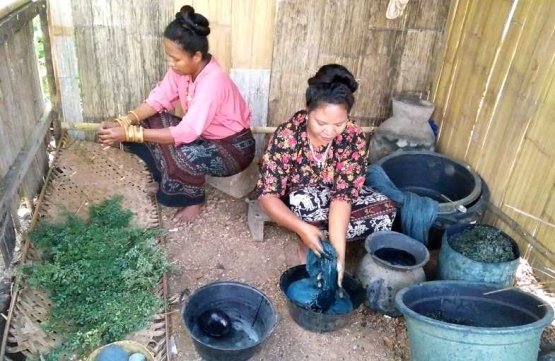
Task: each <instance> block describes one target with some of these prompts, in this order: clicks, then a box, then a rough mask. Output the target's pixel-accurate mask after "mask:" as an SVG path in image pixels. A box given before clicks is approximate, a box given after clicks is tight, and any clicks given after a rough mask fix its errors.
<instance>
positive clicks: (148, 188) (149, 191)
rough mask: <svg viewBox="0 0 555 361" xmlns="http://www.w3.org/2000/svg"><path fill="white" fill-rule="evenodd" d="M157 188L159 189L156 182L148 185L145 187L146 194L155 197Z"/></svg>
mask: <svg viewBox="0 0 555 361" xmlns="http://www.w3.org/2000/svg"><path fill="white" fill-rule="evenodd" d="M159 187H160V185H159V184H158V182H152V183H149V184H148V185H147V186H146V193H147V194H150V195H155V194H156V193H158V188H159Z"/></svg>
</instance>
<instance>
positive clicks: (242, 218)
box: [162, 188, 555, 361]
mask: <svg viewBox="0 0 555 361" xmlns="http://www.w3.org/2000/svg"><path fill="white" fill-rule="evenodd" d="M174 212H175V210H173V209H167V208H165V209H163V211H162V217H163V222H164V226H165V228H166V229H167V230H168V236H167V245H168V253H169V257H170V259H171V261H172V262H173V263H174V264H175V266H176V268H177V271H176V272H175V273H173V274H170V275H169V292H170V295H176V294H179V293H180V292H181V291H182V290H184V289H189V290H190V291H191V292H194V291H195V290H196V289H197V288H199V287H201V286H204V285H206V284H208V283H211V282H214V281H220V280H234V281H239V282H244V283H247V284H249V285H251V286H254V287H256V288H258V289H259V290H261V291H262V292H264V293H265V294H266V295H267V296H268V297H269V298H270V300H271V301H272V303H273V304H274V306H275V307H276V309H277V311H278V313H279V316H278V325H277V327H276V329H275V331H274V333H273V334H272V336H271V337H270V338H269V339H268V340H266V341H265V342H264V343H263V345H262V348H261V350H260V352H259V353H258V354H257V355H256V356H255V357H254V358H253V359H252V360H254V361H281V360H287V361H289V360H291V361H296V360H323V361H328V360H329V361H333V360H345V361H362V360H364V361H366V360H376V361H408V360H410V349H409V342H408V338H407V333H406V329H405V323H404V320H403V318H398V319H392V318H389V317H386V316H383V315H381V314H378V313H374V312H372V311H369V310H368V309H366V308H365V307H364V305H362V306H361V307H360V308H359V309H358V310H356V311H355V314H354V315H353V317H352V322H351V324H350V325H349V326H347V327H346V328H344V329H342V330H338V331H335V332H331V333H325V334H318V333H313V332H309V331H306V330H304V329H302V328H301V327H300V326H298V325H297V324H296V323H295V322H294V321H293V320H292V319H291V317H290V315H289V313H288V310H287V307H286V303H285V298H284V296H283V295H282V293H281V291H280V289H279V285H278V281H279V277H280V276H281V274H282V272H283V271H285V270H286V269H287V268H289V267H291V266H294V265H296V264H298V260H297V255H296V242H297V239H296V236H295V235H294V234H293V233H292V232H289V231H287V230H285V229H283V228H281V227H278V226H275V225H271V224H269V225H266V227H265V237H264V238H265V241H264V242H255V241H253V240H252V239H251V238H250V233H249V230H248V227H247V203H246V202H245V201H244V200H238V199H234V198H232V197H230V196H227V195H225V194H223V193H221V192H219V191H217V190H215V189H213V188H208V190H207V205H206V208H205V210H204V212H203V213H202V215H201V216H200V218H198V219H197V220H196V221H195V222H193V223H191V224H186V225H175V224H173V222H172V221H171V218H172V216H173V213H174ZM364 254H365V250H364V248H363V245H362V244H361V243H359V244H356V243H355V244H349V247H348V249H347V271H349V272H351V274H352V273H354V270H355V268H356V265H357V264H358V262H359V260H360V259H361V258H362V257H363V256H364ZM431 255H432V258H431V260H430V262H429V263H428V267H427V268H433V265H434V264H436V263H437V259H434V258H436V257H437V251H434V252H432V253H431ZM516 280H517V284H518V285H519V287H520V288H522V289H523V290H525V291H527V292H531V293H534V294H536V295H538V296H539V297H541V298H542V299H544V300H545V301H546V302H549V303H550V304H551V305H552V306H555V296H554V295H553V294H551V293H549V292H546V291H545V290H544V289H543V287H541V286H538V285H537V280H536V279H535V277H534V276H533V272H532V268H531V267H530V266H529V265H528V263H527V262H525V261H521V264H520V266H519V269H518V272H517V275H516ZM531 284H532V285H531ZM180 307H181V306H180V305H177V304H176V305H174V306H173V313H172V315H171V329H172V335H173V337H174V340H175V345H176V348H177V355H174V358H173V359H174V360H179V361H197V360H201V358H200V357H199V356H198V354H197V353H196V352H195V349H194V346H193V343H192V341H191V338H190V337H189V335H188V334H187V331H186V330H185V328H184V326H183V323H182V321H181V316H180ZM542 344H544V345H546V350H547V349H553V350H555V327H554V326H553V325H552V326H550V327H548V328H547V329H546V330H545V331H544V333H543V336H542Z"/></svg>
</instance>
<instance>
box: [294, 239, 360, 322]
mask: <svg viewBox="0 0 555 361" xmlns="http://www.w3.org/2000/svg"><path fill="white" fill-rule="evenodd" d="M322 247H323V249H324V252H323V253H322V257H318V256H316V255H315V254H314V252H312V251H308V256H307V263H306V270H307V272H308V275H309V277H308V278H304V279H302V280H299V281H296V282H293V283H292V284H291V285H290V286H289V288H288V289H287V296H288V297H289V298H290V299H291V300H293V301H295V302H297V303H298V304H300V305H302V306H304V307H306V308H309V309H311V310H313V311H316V312H320V313H329V314H343V313H348V312H351V311H352V310H353V304H352V302H351V299H350V297H349V295H348V294H347V293H346V292H343V290H340V289H339V286H338V285H337V255H336V253H335V249H334V248H333V246H332V245H331V244H330V243H329V242H327V241H323V242H322Z"/></svg>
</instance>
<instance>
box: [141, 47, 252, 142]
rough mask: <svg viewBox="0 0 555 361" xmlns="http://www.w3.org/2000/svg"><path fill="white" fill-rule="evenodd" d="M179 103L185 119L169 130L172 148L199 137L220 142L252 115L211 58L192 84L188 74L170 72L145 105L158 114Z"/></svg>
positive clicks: (243, 126) (244, 125) (227, 78)
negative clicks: (219, 140) (172, 141)
mask: <svg viewBox="0 0 555 361" xmlns="http://www.w3.org/2000/svg"><path fill="white" fill-rule="evenodd" d="M178 100H179V101H180V102H181V106H182V108H183V111H184V112H185V116H184V117H183V119H182V120H181V122H180V123H179V124H178V125H177V126H174V127H170V128H169V129H170V132H171V134H172V136H173V139H174V143H175V145H180V144H185V143H191V142H193V141H194V140H196V139H198V138H205V139H222V138H225V137H228V136H230V135H233V134H236V133H238V132H240V131H241V130H243V129H245V128H249V127H250V124H251V112H250V109H249V107H248V105H247V103H246V102H245V100H244V99H243V96H242V95H241V93H239V89H237V86H236V85H235V83H233V81H232V80H231V78H230V77H229V75H227V73H226V72H225V71H224V70H223V69H222V68H221V67H220V65H219V64H218V62H217V61H216V59H215V58H214V57H212V59H211V60H210V62H209V63H208V64H206V66H205V67H204V69H202V71H201V72H200V74H199V75H198V76H197V78H196V79H195V81H194V82H193V81H192V79H191V76H190V75H180V74H178V73H176V72H175V71H174V70H173V69H171V68H170V69H169V70H168V72H167V73H166V76H165V77H164V79H163V80H162V81H161V82H160V83H158V85H157V86H156V88H154V89H153V90H152V91H151V92H150V95H149V96H148V98H147V99H146V100H145V102H146V103H147V104H148V105H150V106H151V107H153V108H154V109H156V111H158V112H161V111H163V110H173V109H174V108H175V105H176V104H177V101H178Z"/></svg>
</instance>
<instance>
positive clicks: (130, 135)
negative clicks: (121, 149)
mask: <svg viewBox="0 0 555 361" xmlns="http://www.w3.org/2000/svg"><path fill="white" fill-rule="evenodd" d="M126 132H127V141H128V142H133V141H134V140H133V126H129V127H127V128H126Z"/></svg>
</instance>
